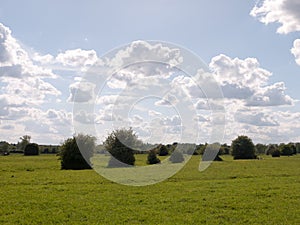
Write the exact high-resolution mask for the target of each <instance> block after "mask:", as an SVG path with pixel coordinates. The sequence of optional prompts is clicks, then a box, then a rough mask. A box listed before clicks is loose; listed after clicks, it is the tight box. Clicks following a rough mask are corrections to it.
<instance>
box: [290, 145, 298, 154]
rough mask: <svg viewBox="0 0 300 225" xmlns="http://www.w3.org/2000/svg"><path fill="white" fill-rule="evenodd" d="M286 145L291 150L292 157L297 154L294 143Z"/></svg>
mask: <svg viewBox="0 0 300 225" xmlns="http://www.w3.org/2000/svg"><path fill="white" fill-rule="evenodd" d="M288 145H289V146H290V148H291V149H292V151H293V155H296V154H297V148H296V144H295V143H292V142H290V143H288Z"/></svg>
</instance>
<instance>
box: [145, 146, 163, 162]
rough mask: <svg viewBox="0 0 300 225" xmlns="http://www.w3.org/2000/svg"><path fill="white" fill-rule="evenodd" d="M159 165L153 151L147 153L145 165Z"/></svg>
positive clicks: (158, 160)
mask: <svg viewBox="0 0 300 225" xmlns="http://www.w3.org/2000/svg"><path fill="white" fill-rule="evenodd" d="M157 163H160V159H159V158H157V156H156V152H155V149H152V150H150V151H149V153H148V157H147V164H157Z"/></svg>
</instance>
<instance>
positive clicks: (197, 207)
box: [0, 155, 300, 225]
mask: <svg viewBox="0 0 300 225" xmlns="http://www.w3.org/2000/svg"><path fill="white" fill-rule="evenodd" d="M199 159H200V158H199V156H193V158H192V159H191V160H190V161H189V163H188V164H187V165H186V166H185V167H184V168H183V169H182V170H181V171H180V172H179V173H178V174H176V175H175V176H173V177H171V178H169V179H168V180H166V181H164V182H162V183H159V184H155V185H151V186H145V187H131V186H122V185H119V184H115V183H112V182H110V181H108V180H105V179H104V178H102V177H101V176H100V175H98V174H97V173H96V172H94V171H93V170H82V171H71V170H70V171H62V170H60V161H59V160H58V158H57V157H56V156H53V155H41V156H32V157H30V156H27V157H24V156H22V155H10V156H7V157H0V196H1V197H0V207H1V208H0V224H276V225H277V224H280V225H282V224H288V225H292V224H295V225H296V224H300V156H299V155H298V156H293V157H281V158H270V157H267V156H264V159H263V160H248V161H247V160H243V161H233V160H232V159H231V157H230V156H226V157H224V159H225V160H224V161H223V162H214V163H213V164H212V165H211V166H210V167H209V168H208V169H207V170H206V171H204V172H201V173H200V172H199V171H198V165H199ZM145 160H146V156H145V155H139V156H137V164H139V165H142V164H143V163H144V162H145Z"/></svg>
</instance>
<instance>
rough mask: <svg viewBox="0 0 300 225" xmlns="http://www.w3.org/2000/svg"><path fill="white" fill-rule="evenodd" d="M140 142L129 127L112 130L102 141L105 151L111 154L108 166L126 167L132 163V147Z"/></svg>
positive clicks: (133, 158)
mask: <svg viewBox="0 0 300 225" xmlns="http://www.w3.org/2000/svg"><path fill="white" fill-rule="evenodd" d="M140 143H141V142H140V141H139V140H138V138H137V136H136V134H134V133H133V130H132V129H131V128H130V129H120V130H116V131H113V132H112V133H111V134H110V135H109V136H108V137H107V138H106V140H105V141H104V143H103V144H104V147H105V149H106V151H108V152H109V153H110V154H111V156H112V157H111V159H110V161H109V163H108V167H126V166H130V165H134V163H135V157H134V149H133V148H134V147H136V146H137V145H138V144H140Z"/></svg>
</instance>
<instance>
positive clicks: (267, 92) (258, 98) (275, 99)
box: [246, 82, 294, 106]
mask: <svg viewBox="0 0 300 225" xmlns="http://www.w3.org/2000/svg"><path fill="white" fill-rule="evenodd" d="M285 89H286V88H285V85H284V83H283V82H279V83H275V84H273V85H270V86H267V87H262V88H260V89H259V90H257V92H256V93H255V94H254V95H253V96H252V97H251V98H250V99H248V100H247V103H246V105H247V106H280V105H292V104H293V102H294V100H293V99H292V98H291V97H290V96H288V95H286V94H285V93H284V91H285Z"/></svg>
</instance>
